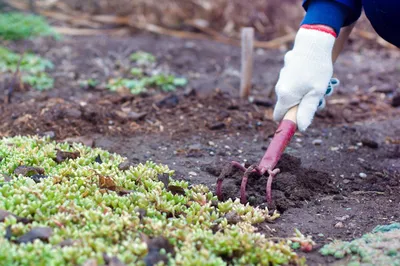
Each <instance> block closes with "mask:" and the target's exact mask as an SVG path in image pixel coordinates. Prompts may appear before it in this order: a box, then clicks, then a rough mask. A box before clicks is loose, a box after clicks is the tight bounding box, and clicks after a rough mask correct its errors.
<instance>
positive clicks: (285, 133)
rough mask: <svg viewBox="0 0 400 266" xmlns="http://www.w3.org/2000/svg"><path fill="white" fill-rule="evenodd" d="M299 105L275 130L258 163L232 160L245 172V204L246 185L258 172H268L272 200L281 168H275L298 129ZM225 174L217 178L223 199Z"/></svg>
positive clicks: (244, 199)
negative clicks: (248, 164)
mask: <svg viewBox="0 0 400 266" xmlns="http://www.w3.org/2000/svg"><path fill="white" fill-rule="evenodd" d="M296 115H297V106H295V107H293V108H292V109H290V110H289V111H288V112H287V113H286V115H285V117H284V119H283V120H282V122H281V123H280V124H279V127H278V129H277V130H276V131H275V134H274V137H273V139H272V141H271V143H270V145H269V147H268V149H267V151H266V152H265V154H264V157H263V158H262V159H261V161H260V163H259V164H258V165H251V166H250V167H248V168H246V167H244V166H242V165H241V164H240V163H238V162H232V166H233V167H235V168H237V169H240V170H242V171H243V172H244V175H243V178H242V183H241V186H240V202H241V203H243V204H245V203H246V202H247V197H246V186H247V181H248V179H249V175H250V174H253V173H255V174H258V175H260V176H263V175H264V174H265V173H268V175H269V176H268V182H267V187H266V200H267V202H268V203H271V201H272V194H271V186H272V181H273V179H274V177H275V176H276V175H277V174H278V173H279V169H275V166H276V165H277V163H278V161H279V159H280V158H281V156H282V153H283V152H284V150H285V148H286V146H287V145H288V144H289V142H290V140H291V138H292V137H293V135H294V133H295V132H296V129H297V124H296ZM223 180H224V176H223V175H221V177H220V178H218V180H217V191H216V194H217V196H218V199H220V200H222V183H223Z"/></svg>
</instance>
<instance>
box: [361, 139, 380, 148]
mask: <svg viewBox="0 0 400 266" xmlns="http://www.w3.org/2000/svg"><path fill="white" fill-rule="evenodd" d="M361 143H362V145H363V146H366V147H369V148H372V149H377V148H378V147H379V145H378V142H376V141H374V140H372V139H367V138H364V139H362V140H361Z"/></svg>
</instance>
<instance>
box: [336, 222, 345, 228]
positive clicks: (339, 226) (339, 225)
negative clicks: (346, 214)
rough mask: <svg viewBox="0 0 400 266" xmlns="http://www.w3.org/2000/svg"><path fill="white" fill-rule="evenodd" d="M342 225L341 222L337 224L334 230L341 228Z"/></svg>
mask: <svg viewBox="0 0 400 266" xmlns="http://www.w3.org/2000/svg"><path fill="white" fill-rule="evenodd" d="M343 227H344V224H343V223H342V222H338V223H337V224H335V228H343Z"/></svg>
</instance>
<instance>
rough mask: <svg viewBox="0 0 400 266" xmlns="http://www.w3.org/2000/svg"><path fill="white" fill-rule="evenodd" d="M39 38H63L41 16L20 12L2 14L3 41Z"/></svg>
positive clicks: (1, 29) (0, 19)
mask: <svg viewBox="0 0 400 266" xmlns="http://www.w3.org/2000/svg"><path fill="white" fill-rule="evenodd" d="M38 36H52V37H53V38H55V39H56V40H59V39H60V38H61V36H60V35H59V34H58V33H57V32H56V31H54V29H53V28H52V27H51V26H50V25H49V24H48V23H47V21H46V20H45V19H44V18H43V17H41V16H37V15H31V14H25V13H20V12H8V13H2V14H0V38H1V39H3V40H14V41H15V40H22V39H31V38H33V37H38Z"/></svg>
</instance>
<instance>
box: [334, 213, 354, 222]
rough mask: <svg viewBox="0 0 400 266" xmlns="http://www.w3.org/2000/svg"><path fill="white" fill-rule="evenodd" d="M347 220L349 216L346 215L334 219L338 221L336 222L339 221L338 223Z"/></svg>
mask: <svg viewBox="0 0 400 266" xmlns="http://www.w3.org/2000/svg"><path fill="white" fill-rule="evenodd" d="M349 218H350V215H348V214H346V215H345V216H342V217H336V218H335V219H336V220H338V221H340V222H344V221H346V220H347V219H349Z"/></svg>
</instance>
